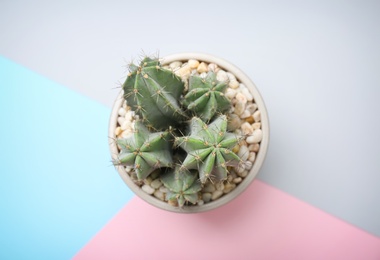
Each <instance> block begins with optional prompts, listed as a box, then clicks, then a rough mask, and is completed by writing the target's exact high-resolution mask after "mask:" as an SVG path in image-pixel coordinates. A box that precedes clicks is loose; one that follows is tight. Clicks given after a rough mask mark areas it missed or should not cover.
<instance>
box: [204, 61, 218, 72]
mask: <svg viewBox="0 0 380 260" xmlns="http://www.w3.org/2000/svg"><path fill="white" fill-rule="evenodd" d="M207 67H208V70H209V71H213V72H218V70H219V67H218V65H216V64H215V63H210V64H209V65H208V66H207Z"/></svg>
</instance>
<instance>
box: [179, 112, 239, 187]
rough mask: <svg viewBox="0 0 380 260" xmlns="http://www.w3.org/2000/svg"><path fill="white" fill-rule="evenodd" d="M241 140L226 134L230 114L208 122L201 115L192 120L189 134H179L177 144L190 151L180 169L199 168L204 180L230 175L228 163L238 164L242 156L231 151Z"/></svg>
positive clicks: (200, 176)
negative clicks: (180, 135)
mask: <svg viewBox="0 0 380 260" xmlns="http://www.w3.org/2000/svg"><path fill="white" fill-rule="evenodd" d="M237 142H238V139H237V137H236V136H235V135H234V134H232V133H227V117H226V116H225V115H221V116H219V117H217V118H216V119H215V120H214V121H213V122H212V123H210V124H209V125H207V124H206V123H204V122H203V121H202V120H201V119H200V118H198V117H194V118H192V120H191V122H190V134H189V135H188V136H182V137H176V138H175V144H176V145H177V146H179V147H181V148H183V149H184V150H185V151H186V152H187V156H186V158H185V160H184V161H183V163H182V165H181V170H184V169H198V170H199V178H200V181H201V182H202V183H205V182H206V181H207V180H208V179H215V180H218V181H220V180H224V179H226V178H227V174H228V169H227V166H236V165H238V163H239V162H240V158H239V157H238V156H237V155H236V154H235V153H234V152H232V150H231V148H233V147H234V146H235V145H236V144H237Z"/></svg>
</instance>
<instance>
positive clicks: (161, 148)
mask: <svg viewBox="0 0 380 260" xmlns="http://www.w3.org/2000/svg"><path fill="white" fill-rule="evenodd" d="M170 137H171V136H170V134H169V132H168V131H165V132H156V133H150V132H149V130H148V129H147V128H146V127H145V126H144V124H143V123H142V122H141V121H136V122H135V132H134V134H133V136H131V137H130V138H126V139H118V140H117V141H116V142H117V144H118V145H119V147H120V148H121V153H120V154H119V155H118V161H116V162H114V164H116V165H124V166H127V165H128V166H134V168H135V171H136V175H137V178H138V179H139V180H143V179H145V178H146V177H148V176H149V174H151V173H152V172H153V171H154V170H155V169H157V168H161V167H171V166H172V163H173V160H172V151H171V145H170V141H169V139H170Z"/></svg>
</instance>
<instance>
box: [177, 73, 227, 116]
mask: <svg viewBox="0 0 380 260" xmlns="http://www.w3.org/2000/svg"><path fill="white" fill-rule="evenodd" d="M226 88H227V83H226V82H219V81H218V80H217V79H216V74H215V73H214V72H209V73H208V74H207V76H206V77H205V78H202V77H199V76H195V75H194V76H191V77H190V79H189V92H188V93H187V94H186V95H185V97H184V101H183V104H184V105H185V106H186V107H187V109H189V110H191V111H193V112H194V114H195V115H196V116H199V117H200V118H201V119H202V120H203V121H205V122H208V121H210V119H212V117H213V116H214V115H215V114H216V113H220V112H224V111H226V110H227V109H228V108H230V106H231V103H230V101H229V100H228V99H227V98H226V97H225V96H224V92H225V90H226Z"/></svg>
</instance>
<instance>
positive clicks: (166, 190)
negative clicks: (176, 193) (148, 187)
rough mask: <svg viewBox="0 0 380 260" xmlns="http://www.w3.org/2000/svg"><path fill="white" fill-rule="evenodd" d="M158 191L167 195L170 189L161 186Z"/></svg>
mask: <svg viewBox="0 0 380 260" xmlns="http://www.w3.org/2000/svg"><path fill="white" fill-rule="evenodd" d="M158 190H159V191H161V192H163V193H167V192H168V191H169V190H168V188H166V187H165V186H161V187H160V188H159V189H158Z"/></svg>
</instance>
